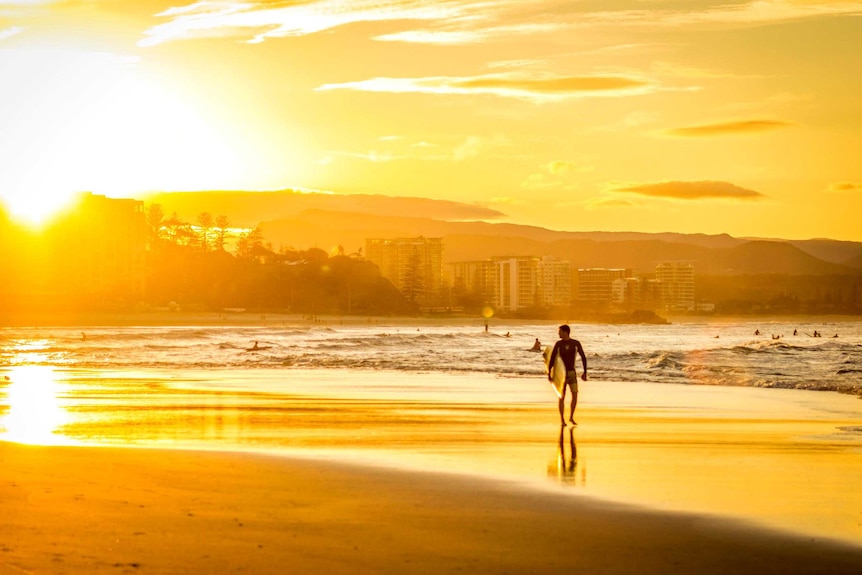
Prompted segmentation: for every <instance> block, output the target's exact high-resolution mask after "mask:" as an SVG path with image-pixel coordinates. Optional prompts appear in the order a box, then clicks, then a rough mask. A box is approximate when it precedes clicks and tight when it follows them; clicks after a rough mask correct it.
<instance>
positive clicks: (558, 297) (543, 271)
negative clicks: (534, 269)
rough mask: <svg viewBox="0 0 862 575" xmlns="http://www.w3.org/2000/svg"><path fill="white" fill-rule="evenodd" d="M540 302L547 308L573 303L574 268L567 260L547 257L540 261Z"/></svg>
mask: <svg viewBox="0 0 862 575" xmlns="http://www.w3.org/2000/svg"><path fill="white" fill-rule="evenodd" d="M539 278H540V283H539V300H540V304H541V305H542V306H545V307H562V306H567V305H570V304H571V303H572V266H571V264H570V263H569V262H568V261H567V260H561V259H558V258H555V257H552V256H545V257H543V258H542V259H541V260H540V261H539Z"/></svg>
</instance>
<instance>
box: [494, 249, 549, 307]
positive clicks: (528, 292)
mask: <svg viewBox="0 0 862 575" xmlns="http://www.w3.org/2000/svg"><path fill="white" fill-rule="evenodd" d="M491 261H492V262H493V264H494V266H495V268H496V273H495V280H496V282H497V301H496V302H495V304H496V306H497V308H498V309H501V310H508V311H514V310H518V309H522V308H525V307H533V306H535V305H536V304H537V303H539V299H538V296H539V258H534V257H526V256H519V257H495V258H491Z"/></svg>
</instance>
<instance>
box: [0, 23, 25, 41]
mask: <svg viewBox="0 0 862 575" xmlns="http://www.w3.org/2000/svg"><path fill="white" fill-rule="evenodd" d="M23 31H24V28H22V27H20V26H12V27H11V28H0V42H2V41H3V40H6V39H7V38H11V37H12V36H17V35H18V34H20V33H21V32H23Z"/></svg>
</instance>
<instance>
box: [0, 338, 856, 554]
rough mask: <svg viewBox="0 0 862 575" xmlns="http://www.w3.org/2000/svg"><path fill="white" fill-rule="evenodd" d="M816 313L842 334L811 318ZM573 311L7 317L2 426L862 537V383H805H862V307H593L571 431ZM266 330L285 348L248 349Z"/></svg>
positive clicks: (33, 439)
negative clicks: (231, 318)
mask: <svg viewBox="0 0 862 575" xmlns="http://www.w3.org/2000/svg"><path fill="white" fill-rule="evenodd" d="M794 325H795V326H796V329H798V330H799V333H800V335H797V336H796V337H793V336H792V335H790V334H792V331H793V328H794ZM755 329H760V331H761V332H764V333H765V334H766V335H765V336H760V337H757V336H754V335H753V332H754V330H755ZM814 329H817V330H818V331H821V332H823V333H824V334H826V333H835V332H837V333H839V338H836V339H832V338H825V337H824V338H813V337H808V336H805V335H802V334H803V333H805V332H806V331H808V332H812V331H813V330H814ZM82 332H83V333H84V334H85V335H86V337H83V336H82ZM506 332H509V333H510V337H505V333H506ZM555 332H556V326H554V325H552V324H541V325H540V324H532V325H515V324H512V325H509V326H507V325H496V326H494V329H493V330H492V332H491V333H489V334H486V333H485V332H484V331H483V329H482V327H481V325H480V326H478V327H474V326H463V325H452V326H441V325H436V326H433V327H429V326H419V327H411V326H406V327H405V326H404V325H403V324H402V325H385V324H374V325H363V326H341V325H338V326H335V325H330V326H297V327H290V326H277V327H220V326H216V327H201V326H190V327H124V328H107V327H84V328H80V327H79V328H52V329H20V328H14V329H2V330H0V439H2V440H10V441H16V442H21V443H36V444H63V443H70V444H75V443H86V444H97V445H122V446H141V447H154V446H155V447H169V448H193V449H216V450H223V451H256V452H266V453H272V454H281V455H285V454H291V455H302V456H312V457H322V458H328V459H343V460H350V461H354V462H364V463H372V464H375V465H393V466H398V467H410V468H415V469H423V470H435V471H443V472H456V473H471V474H479V475H484V476H487V477H491V478H496V479H503V480H506V481H518V482H524V483H525V484H530V485H531V486H533V487H536V486H544V487H545V488H559V486H560V485H562V486H564V487H565V489H566V490H567V492H568V493H571V494H585V495H597V496H601V497H606V498H610V499H616V500H620V501H626V502H634V503H638V504H645V505H649V506H651V507H659V508H665V509H673V510H686V511H696V512H703V513H715V514H720V515H728V516H732V517H738V518H744V519H751V520H754V521H756V522H762V523H764V524H766V525H770V526H773V527H779V528H782V529H791V530H801V531H803V532H806V533H807V532H810V533H815V534H821V535H825V536H829V537H837V538H841V539H845V540H850V541H858V540H862V492H860V491H859V490H858V489H856V485H855V484H856V482H857V481H858V477H859V476H860V473H862V458H860V457H859V455H860V454H862V404H860V403H859V401H858V399H857V398H854V397H851V396H847V395H844V396H842V395H839V394H835V393H821V392H811V391H801V390H807V389H817V390H824V391H825V390H842V391H844V392H846V393H850V394H856V395H859V389H860V387H862V385H860V373H859V370H858V367H859V361H860V358H859V355H860V354H859V351H860V341H862V338H860V324H859V323H855V322H832V323H829V324H825V323H824V324H820V323H818V324H816V325H815V324H814V323H804V322H800V323H797V324H790V323H783V324H782V323H769V324H767V323H765V322H760V323H757V322H723V323H684V324H676V325H671V326H603V325H574V326H573V335H574V336H575V337H577V338H578V339H580V340H581V342H582V343H583V345H584V347H585V349H586V351H587V355H588V361H589V364H590V365H589V372H590V379H589V381H588V382H587V383H585V384H582V386H581V401H580V407H579V408H578V415H577V419H579V420H580V421H581V424H582V425H581V426H579V427H578V428H577V430H576V431H572V430H571V429H569V430H564V432H563V433H562V434H561V433H560V427H559V426H558V424H557V422H558V419H559V417H558V415H557V413H556V398H555V396H554V395H553V392H552V391H551V389H550V386H549V385H548V383H547V381H546V379H545V377H544V371H543V365H542V363H541V354H537V353H532V352H529V351H527V349H528V348H529V347H530V345H531V344H532V342H533V340H534V338H536V337H538V338H540V339H542V341H543V342H544V343H552V342H553V340H554V339H555V337H554V336H555V335H556V334H555ZM773 333H774V334H776V335H779V334H783V335H784V337H782V338H780V339H776V340H773V339H772V337H771V335H772V334H773ZM716 336H718V337H716ZM255 340H256V341H258V342H259V346H261V347H268V348H269V349H265V350H259V351H254V352H251V351H246V348H248V347H250V346H251V345H252V343H253V342H254V341H255ZM7 377H8V379H6V378H7ZM782 388H786V389H782ZM716 486H718V487H720V489H718V490H717V489H716Z"/></svg>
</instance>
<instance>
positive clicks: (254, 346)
mask: <svg viewBox="0 0 862 575" xmlns="http://www.w3.org/2000/svg"><path fill="white" fill-rule="evenodd" d="M256 349H259V348H258V346H257V342H254V345H253V346H251V350H252V351H253V350H256Z"/></svg>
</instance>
